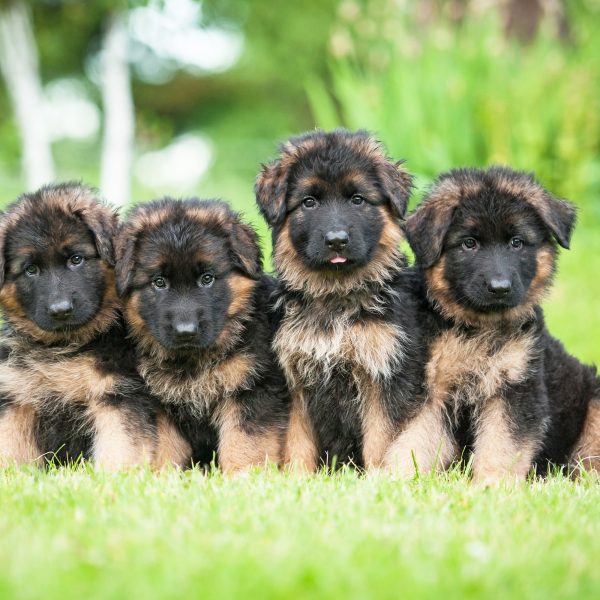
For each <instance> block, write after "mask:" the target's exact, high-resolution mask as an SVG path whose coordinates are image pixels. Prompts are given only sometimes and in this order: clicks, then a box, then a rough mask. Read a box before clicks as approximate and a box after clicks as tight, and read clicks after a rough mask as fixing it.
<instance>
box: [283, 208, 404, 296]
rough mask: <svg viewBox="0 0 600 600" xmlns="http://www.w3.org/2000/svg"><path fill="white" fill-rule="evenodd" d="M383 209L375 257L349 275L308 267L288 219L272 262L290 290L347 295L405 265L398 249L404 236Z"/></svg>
mask: <svg viewBox="0 0 600 600" xmlns="http://www.w3.org/2000/svg"><path fill="white" fill-rule="evenodd" d="M380 210H381V216H382V219H383V223H384V225H383V229H382V232H381V238H380V240H379V246H378V248H377V250H376V251H375V254H374V256H373V258H372V260H370V261H369V264H368V265H366V266H364V267H359V268H357V269H354V270H353V271H352V272H351V273H346V274H337V273H327V272H320V271H319V272H317V271H314V270H312V269H310V268H308V267H306V266H305V265H304V264H303V263H302V261H301V260H300V258H299V257H298V253H297V252H296V249H295V248H294V246H293V244H292V241H291V238H290V231H289V223H287V222H286V223H285V224H284V225H283V228H282V230H281V232H280V234H279V236H278V238H277V243H276V244H275V248H274V252H273V263H274V265H275V268H276V270H277V272H278V275H279V276H280V278H281V279H283V280H284V281H285V282H286V285H287V286H288V287H289V288H290V289H292V290H297V291H301V292H303V293H304V294H308V295H310V296H313V297H321V296H331V295H344V294H349V293H351V292H355V291H360V290H364V289H366V288H367V287H369V286H372V285H373V284H379V285H385V282H386V281H388V280H389V279H390V278H391V277H392V275H393V273H394V272H395V271H397V270H398V269H399V268H401V266H403V264H404V260H403V255H402V253H401V252H400V249H399V244H400V242H401V241H402V240H403V239H404V236H403V234H402V231H401V229H400V226H399V225H398V223H397V222H396V221H395V220H393V219H392V218H391V216H390V215H389V212H388V211H387V209H386V208H384V207H380Z"/></svg>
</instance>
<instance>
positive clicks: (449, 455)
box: [384, 400, 458, 479]
mask: <svg viewBox="0 0 600 600" xmlns="http://www.w3.org/2000/svg"><path fill="white" fill-rule="evenodd" d="M446 421H447V413H446V408H445V406H444V405H443V404H441V403H440V402H436V401H435V400H434V401H430V402H428V403H427V404H426V405H425V406H424V407H423V408H422V410H421V411H420V412H419V414H417V415H416V416H415V417H414V418H413V419H411V420H410V421H409V422H408V423H406V424H405V426H404V427H403V429H402V431H401V432H400V434H399V435H398V436H397V437H396V438H395V439H394V440H393V442H392V443H391V444H390V446H389V449H388V450H387V452H386V454H385V457H384V467H385V468H386V470H388V471H389V472H390V473H391V474H392V475H393V476H394V477H398V478H401V479H407V478H410V477H413V476H414V475H415V462H416V464H417V468H418V470H419V472H420V473H427V472H429V471H431V470H432V469H436V470H438V471H441V470H444V469H446V468H448V467H449V466H450V464H451V463H452V461H453V460H455V459H456V458H457V456H458V447H457V444H456V441H455V440H454V438H453V437H452V435H451V434H450V433H449V431H450V430H449V428H448V423H447V422H446Z"/></svg>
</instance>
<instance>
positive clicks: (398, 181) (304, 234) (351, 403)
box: [255, 130, 424, 471]
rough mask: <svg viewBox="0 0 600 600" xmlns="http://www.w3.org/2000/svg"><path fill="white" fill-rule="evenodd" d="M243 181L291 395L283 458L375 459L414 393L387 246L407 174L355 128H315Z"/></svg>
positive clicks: (412, 365) (412, 342)
mask: <svg viewBox="0 0 600 600" xmlns="http://www.w3.org/2000/svg"><path fill="white" fill-rule="evenodd" d="M255 190H256V198H257V202H258V206H259V207H260V210H261V212H262V214H263V215H264V217H265V218H266V220H267V221H268V223H269V225H270V227H271V228H272V234H273V263H274V265H275V268H276V271H277V274H278V276H279V279H280V289H279V291H278V294H277V296H278V299H277V309H278V311H279V318H280V323H279V325H278V328H277V332H276V334H275V339H274V348H275V351H276V353H277V356H278V359H279V362H280V364H281V365H282V367H283V369H284V372H285V374H286V377H287V381H288V385H289V388H290V392H291V395H292V409H291V417H290V424H289V429H288V435H287V439H286V446H285V461H286V463H288V464H289V465H290V466H292V467H293V468H297V469H300V470H306V471H313V470H315V469H316V468H317V467H318V466H319V464H325V465H329V466H331V465H333V463H334V462H335V463H337V464H341V463H345V462H351V463H354V464H355V465H357V466H361V467H362V466H364V467H385V466H387V465H388V464H389V463H390V461H391V460H392V459H393V456H394V451H393V440H394V438H395V436H396V435H397V434H398V432H399V431H400V430H401V428H402V424H403V422H404V421H405V420H406V419H407V418H409V417H410V416H412V414H413V413H414V411H415V410H416V407H418V406H419V402H420V399H421V398H422V396H421V392H422V390H421V385H422V378H423V375H422V370H421V365H422V363H423V361H424V355H422V349H421V340H420V335H421V334H420V330H419V328H418V325H417V322H416V320H415V314H416V307H415V305H414V303H413V301H412V299H411V295H410V292H409V291H408V290H407V289H405V287H404V275H403V274H404V271H405V266H406V260H405V257H404V255H403V254H402V252H401V251H400V248H399V244H400V241H401V240H402V239H403V234H402V230H401V228H400V220H401V218H402V217H403V215H404V213H405V210H406V204H407V201H408V198H409V195H410V190H411V177H410V175H409V174H408V173H406V171H404V170H403V169H402V167H401V163H395V162H393V161H391V160H390V159H389V158H388V157H387V156H386V155H385V152H384V150H383V148H382V147H381V145H380V144H379V143H378V142H377V141H376V140H375V139H374V138H373V137H371V136H370V135H369V134H367V133H366V132H363V131H359V132H357V133H350V132H348V131H344V130H336V131H333V132H330V133H326V132H323V131H315V132H312V133H307V134H304V135H301V136H299V137H294V138H292V139H290V140H289V141H287V142H285V143H284V144H283V145H282V146H281V153H280V156H279V158H278V159H277V160H275V161H274V162H273V163H271V164H269V165H266V166H263V169H262V171H261V173H260V174H259V175H258V178H257V181H256V188H255Z"/></svg>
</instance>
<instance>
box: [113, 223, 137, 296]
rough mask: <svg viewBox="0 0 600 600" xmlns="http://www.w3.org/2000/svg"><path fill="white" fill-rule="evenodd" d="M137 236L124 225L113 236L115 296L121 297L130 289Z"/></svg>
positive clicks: (131, 229)
mask: <svg viewBox="0 0 600 600" xmlns="http://www.w3.org/2000/svg"><path fill="white" fill-rule="evenodd" d="M136 244H137V235H136V231H135V229H134V227H132V226H131V225H130V224H128V223H125V224H124V225H122V226H121V228H120V229H119V231H118V233H117V235H116V236H115V254H116V261H115V282H116V286H117V294H119V297H121V298H122V297H123V296H124V295H125V294H126V293H127V292H128V291H129V288H130V287H131V281H132V278H133V267H134V261H135V247H136Z"/></svg>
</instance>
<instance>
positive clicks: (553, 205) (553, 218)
mask: <svg viewBox="0 0 600 600" xmlns="http://www.w3.org/2000/svg"><path fill="white" fill-rule="evenodd" d="M528 201H529V203H530V204H531V205H532V206H533V208H535V210H536V212H537V213H538V215H539V217H540V218H541V219H542V221H543V222H544V225H545V226H546V227H547V228H548V229H549V230H550V232H551V233H552V235H553V236H554V239H555V240H556V241H557V242H558V243H559V244H560V245H561V246H562V247H563V248H566V249H567V250H568V249H569V247H570V245H571V235H572V234H573V229H574V228H575V222H576V220H577V212H576V209H575V206H574V205H573V204H571V203H570V202H567V201H566V200H559V199H558V198H555V197H554V196H552V195H551V194H550V193H548V192H547V191H546V190H543V192H542V193H541V194H540V195H536V196H535V197H533V198H531V199H529V200H528Z"/></svg>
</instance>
